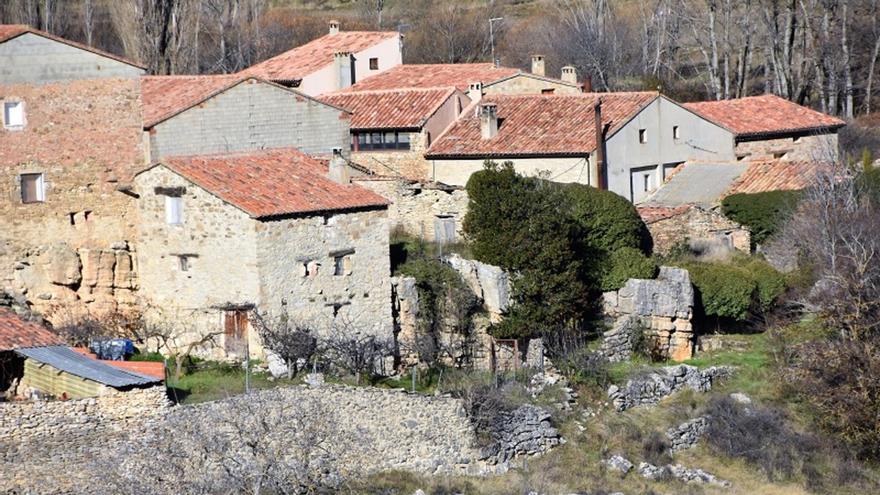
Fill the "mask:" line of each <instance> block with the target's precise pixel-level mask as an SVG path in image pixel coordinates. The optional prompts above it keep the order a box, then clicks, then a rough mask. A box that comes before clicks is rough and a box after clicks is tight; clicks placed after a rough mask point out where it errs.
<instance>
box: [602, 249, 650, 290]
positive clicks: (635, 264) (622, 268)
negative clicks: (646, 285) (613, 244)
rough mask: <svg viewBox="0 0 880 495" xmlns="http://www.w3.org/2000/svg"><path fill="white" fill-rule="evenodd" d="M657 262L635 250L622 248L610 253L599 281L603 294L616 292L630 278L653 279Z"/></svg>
mask: <svg viewBox="0 0 880 495" xmlns="http://www.w3.org/2000/svg"><path fill="white" fill-rule="evenodd" d="M656 275H657V262H656V261H654V259H653V258H649V257H647V256H645V254H644V253H643V252H641V251H639V250H638V249H636V248H632V247H623V248H620V249H617V250H615V251H612V252H611V255H610V256H609V257H608V265H607V267H606V268H605V269H604V271H603V272H602V276H601V278H600V279H599V286H600V288H601V289H602V291H603V292H605V291H609V290H617V289H619V288H621V287H623V285H624V284H625V283H626V281H627V280H629V279H631V278H648V279H651V278H654V277H655V276H656Z"/></svg>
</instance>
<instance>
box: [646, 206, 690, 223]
mask: <svg viewBox="0 0 880 495" xmlns="http://www.w3.org/2000/svg"><path fill="white" fill-rule="evenodd" d="M693 207H694V205H690V204H686V205H680V206H658V205H648V206H638V207H636V211H638V212H639V216H640V217H642V221H643V222H645V223H646V224H651V223H654V222H659V221H660V220H666V219H667V218H672V217H677V216H678V215H681V214H682V213H685V212H687V211H688V210H690V209H691V208H693Z"/></svg>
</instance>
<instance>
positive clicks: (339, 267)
mask: <svg viewBox="0 0 880 495" xmlns="http://www.w3.org/2000/svg"><path fill="white" fill-rule="evenodd" d="M352 254H354V249H347V250H345V251H336V252H333V253H330V257H331V258H333V275H334V276H336V277H340V276H342V275H351V255H352Z"/></svg>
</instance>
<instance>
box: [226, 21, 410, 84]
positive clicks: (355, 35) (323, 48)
mask: <svg viewBox="0 0 880 495" xmlns="http://www.w3.org/2000/svg"><path fill="white" fill-rule="evenodd" d="M397 34H398V33H397V32H393V31H341V32H339V33H336V34H326V35H324V36H321V37H320V38H318V39H316V40H313V41H310V42H308V43H306V44H305V45H302V46H298V47H296V48H293V49H291V50H288V51H286V52H284V53H281V54H279V55H276V56H274V57H272V58H270V59H267V60H264V61H262V62H260V63H258V64H255V65H252V66H251V67H248V68H247V69H245V70H243V71H241V72H239V74H243V75H249V76H257V77H261V78H263V79H268V80H270V81H285V82H288V81H296V80H300V79H302V78H303V77H305V76H307V75H308V74H311V73H312V72H315V71H316V70H318V69H320V68H322V67H324V66H325V65H328V64H330V63H332V62H333V54H335V53H337V52H351V53H357V52H359V51H362V50H365V49H367V48H369V47H371V46H373V45H376V44H378V43H380V42H382V41H385V40H387V39H389V38H393V37H395V36H397Z"/></svg>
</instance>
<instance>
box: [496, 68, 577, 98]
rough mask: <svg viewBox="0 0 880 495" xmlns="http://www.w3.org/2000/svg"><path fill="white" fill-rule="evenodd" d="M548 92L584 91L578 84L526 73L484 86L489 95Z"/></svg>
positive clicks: (568, 92)
mask: <svg viewBox="0 0 880 495" xmlns="http://www.w3.org/2000/svg"><path fill="white" fill-rule="evenodd" d="M547 92H551V93H552V94H556V95H562V94H573V93H581V92H582V90H581V87H580V86H579V85H577V84H569V83H566V82H563V81H560V80H558V79H552V78H549V77H541V76H535V75H534V74H526V73H519V74H516V75H514V76H511V77H506V78H504V79H500V80H498V81H495V82H491V83H488V84H485V85H484V86H483V93H484V94H487V95H528V94H547Z"/></svg>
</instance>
